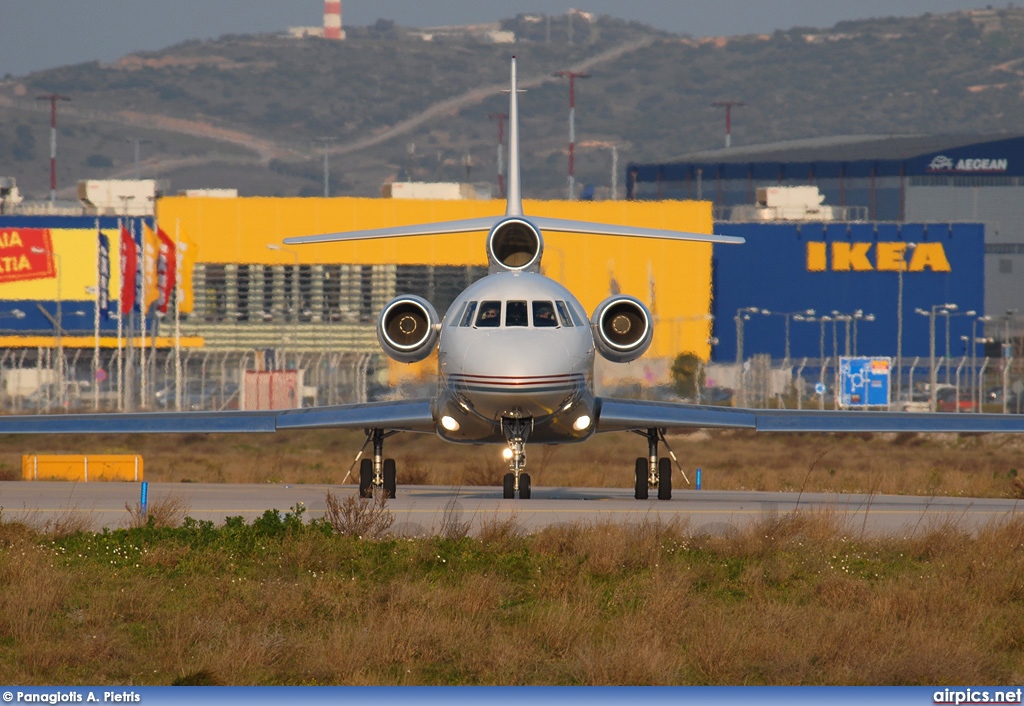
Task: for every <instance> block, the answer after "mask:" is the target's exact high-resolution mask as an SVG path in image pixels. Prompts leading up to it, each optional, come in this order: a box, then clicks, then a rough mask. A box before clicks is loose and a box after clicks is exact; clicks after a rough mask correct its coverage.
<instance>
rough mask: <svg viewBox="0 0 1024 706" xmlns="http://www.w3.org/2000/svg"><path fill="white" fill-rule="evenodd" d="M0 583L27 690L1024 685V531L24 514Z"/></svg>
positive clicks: (17, 675)
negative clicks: (722, 529) (47, 524)
mask: <svg viewBox="0 0 1024 706" xmlns="http://www.w3.org/2000/svg"><path fill="white" fill-rule="evenodd" d="M367 502H368V501H367ZM380 511H381V512H384V513H386V512H387V508H386V507H384V508H382V509H380ZM348 529H349V531H351V530H352V527H349V528H348ZM0 586H2V590H0V674H3V675H4V681H5V682H7V683H10V684H25V685H29V684H69V685H70V684H109V685H147V684H170V683H184V684H938V685H942V684H964V683H995V684H1013V683H1019V682H1020V681H1022V680H1024V609H1022V608H1024V520H1015V521H1012V522H1009V523H1005V524H1001V525H998V526H993V527H990V528H988V529H986V530H984V531H982V532H980V533H979V534H978V535H976V536H969V535H967V534H966V533H963V532H961V531H959V530H958V529H957V528H956V527H955V526H953V525H948V524H944V525H937V526H934V527H931V528H928V529H922V530H920V531H919V532H918V534H917V535H916V536H913V537H909V538H900V539H895V538H890V539H868V540H864V539H855V538H854V537H853V535H851V533H848V532H846V531H845V529H844V528H843V527H842V526H841V525H839V524H837V522H836V520H835V519H834V518H832V517H830V516H829V515H827V514H815V513H810V512H804V513H800V514H796V515H787V516H781V517H779V518H776V519H773V520H769V521H765V522H762V523H761V524H758V525H753V526H750V527H748V528H747V529H745V530H744V531H742V532H741V533H740V534H737V535H735V536H731V537H708V536H694V535H692V534H691V533H690V532H689V531H688V529H687V527H686V526H685V525H682V524H657V523H640V524H638V525H634V526H619V525H611V524H601V525H595V526H586V527H584V526H568V527H566V526H563V527H557V528H552V529H548V530H544V531H542V532H540V533H537V534H534V535H529V536H526V535H524V534H523V533H522V532H520V531H518V529H517V527H516V526H515V525H514V524H496V525H492V526H490V527H487V528H486V529H485V530H484V531H482V532H481V533H480V534H479V535H478V536H476V537H467V536H461V535H460V534H459V533H453V534H451V535H450V536H448V537H434V538H427V539H416V540H409V539H402V540H396V539H371V538H366V537H363V538H358V537H355V536H352V535H351V534H348V533H342V532H338V531H336V528H334V527H332V526H331V525H330V524H329V523H327V522H325V521H314V522H311V523H304V522H302V518H301V517H299V516H297V515H295V514H290V513H288V514H285V515H281V514H280V513H267V515H265V516H264V517H263V518H261V519H259V520H256V521H255V522H253V523H251V524H248V525H247V524H244V523H243V522H241V521H240V520H231V521H229V522H228V523H226V524H225V525H223V526H221V527H214V526H213V525H210V524H205V523H197V522H193V521H187V522H186V523H185V525H184V526H182V527H178V528H161V527H145V528H140V529H122V530H116V531H112V532H106V533H102V534H92V533H73V534H70V535H67V536H61V535H43V534H40V533H38V532H36V531H34V530H31V529H29V528H27V527H25V526H24V525H21V524H19V523H17V522H14V521H3V522H0Z"/></svg>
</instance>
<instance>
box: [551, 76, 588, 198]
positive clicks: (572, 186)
mask: <svg viewBox="0 0 1024 706" xmlns="http://www.w3.org/2000/svg"><path fill="white" fill-rule="evenodd" d="M552 76H565V77H566V78H568V79H569V200H570V201H574V200H575V199H576V165H575V154H574V153H575V150H576V79H578V78H590V74H588V73H582V72H579V71H556V72H555V73H553V74H552Z"/></svg>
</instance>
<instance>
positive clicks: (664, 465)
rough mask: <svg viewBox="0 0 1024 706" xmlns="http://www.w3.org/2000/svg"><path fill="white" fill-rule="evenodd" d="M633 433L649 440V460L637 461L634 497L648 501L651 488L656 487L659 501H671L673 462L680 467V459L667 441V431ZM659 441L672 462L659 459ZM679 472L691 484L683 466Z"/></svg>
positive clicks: (636, 431)
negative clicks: (663, 445)
mask: <svg viewBox="0 0 1024 706" xmlns="http://www.w3.org/2000/svg"><path fill="white" fill-rule="evenodd" d="M633 433H634V434H639V435H640V436H643V437H645V438H646V439H647V458H643V457H640V458H638V459H637V460H636V470H635V476H634V477H635V485H634V492H633V497H635V498H636V499H637V500H647V498H648V494H649V491H650V488H652V487H655V488H657V489H658V500H671V499H672V462H673V461H674V462H675V464H676V466H679V459H677V458H676V455H675V454H674V453H673V452H672V447H670V446H669V445H668V440H666V439H665V430H664V429H656V428H655V429H648V430H646V431H639V430H634V432H633ZM659 441H660V442H661V443H663V444H665V450H666V451H668V455H669V456H671V457H672V458H671V460H669V459H667V458H658V442H659ZM679 471H680V472H681V473H683V478H684V479H685V480H686V482H687V483H689V482H690V479H689V478H687V477H686V473H685V472H683V469H682V466H679Z"/></svg>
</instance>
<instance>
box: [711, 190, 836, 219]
mask: <svg viewBox="0 0 1024 706" xmlns="http://www.w3.org/2000/svg"><path fill="white" fill-rule="evenodd" d="M824 201H825V195H824V194H822V193H821V191H819V190H818V187H817V186H761V187H758V189H757V203H756V204H755V205H753V206H747V205H744V206H734V207H733V208H732V211H731V213H730V215H729V220H731V221H834V220H840V219H843V218H845V217H846V210H845V209H843V208H841V207H836V206H824V205H823V203H824Z"/></svg>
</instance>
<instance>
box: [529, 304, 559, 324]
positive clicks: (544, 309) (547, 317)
mask: <svg viewBox="0 0 1024 706" xmlns="http://www.w3.org/2000/svg"><path fill="white" fill-rule="evenodd" d="M533 325H534V326H536V327H537V328H553V327H556V326H558V320H557V319H556V318H555V307H554V306H553V305H552V304H551V302H533Z"/></svg>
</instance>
